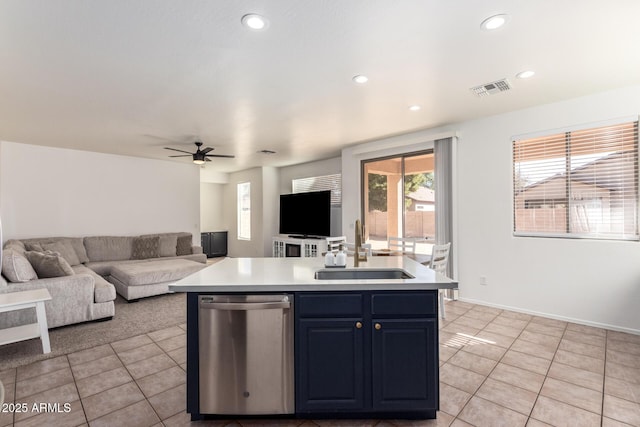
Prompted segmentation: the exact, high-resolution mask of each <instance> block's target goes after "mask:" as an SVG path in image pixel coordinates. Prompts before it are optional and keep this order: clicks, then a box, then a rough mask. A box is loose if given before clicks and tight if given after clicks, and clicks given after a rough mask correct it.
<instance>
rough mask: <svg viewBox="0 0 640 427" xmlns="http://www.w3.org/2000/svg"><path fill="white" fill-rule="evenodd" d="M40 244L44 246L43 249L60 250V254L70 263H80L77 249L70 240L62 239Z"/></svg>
mask: <svg viewBox="0 0 640 427" xmlns="http://www.w3.org/2000/svg"><path fill="white" fill-rule="evenodd" d="M40 246H42V249H43V251H52V252H58V253H59V254H60V256H62V258H64V259H65V261H67V262H68V263H69V265H78V264H80V260H79V259H78V255H76V251H75V250H74V249H73V246H71V242H70V241H68V240H60V241H59V242H55V243H42V244H41V245H40Z"/></svg>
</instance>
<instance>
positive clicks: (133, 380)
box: [96, 333, 164, 425]
mask: <svg viewBox="0 0 640 427" xmlns="http://www.w3.org/2000/svg"><path fill="white" fill-rule="evenodd" d="M141 335H145V336H146V337H147V338H149V339H150V340H151V342H153V343H154V344H155V341H153V339H152V338H151V337H150V336H149V334H147V333H145V334H141ZM135 336H138V335H135ZM132 338H133V337H132ZM156 345H157V344H156ZM109 346H110V347H111V349H112V350H113V352H114V353H115V355H116V357H117V358H118V360H119V361H120V363H122V367H123V368H124V369H125V371H127V374H129V376H130V377H131V381H132V382H133V383H134V384H135V385H136V387H137V388H138V391H140V394H142V397H143V399H144V400H145V401H146V402H147V404H148V405H149V406H150V407H151V410H152V411H153V413H154V414H156V417H158V419H159V420H160V423H162V425H164V423H163V422H162V418H161V417H160V415H159V414H158V413H157V412H156V408H154V407H153V405H152V404H151V403H150V402H149V399H147V396H145V394H144V392H143V391H142V389H140V386H139V385H138V383H137V382H136V379H135V378H134V377H133V375H132V374H131V371H129V368H127V365H126V364H125V363H124V361H123V360H122V359H121V358H120V355H119V354H118V352H117V351H116V349H115V348H113V346H112V345H111V344H109ZM137 348H140V347H137ZM158 348H160V350H162V348H161V347H160V346H158ZM162 351H163V352H164V350H162ZM147 359H148V358H147ZM142 360H145V359H142ZM134 363H135V362H134ZM125 384H126V383H125ZM117 387H120V386H117ZM113 388H115V387H112V388H111V389H113ZM111 389H110V390H111ZM138 402H141V400H139V401H138ZM138 402H134V403H132V404H131V405H135V404H136V403H138ZM131 405H127V406H125V407H124V408H120V409H116V410H115V411H111V412H109V413H107V414H104V415H101V416H100V417H98V418H102V417H106V416H107V415H109V414H113V413H114V412H117V411H119V410H121V409H125V408H128V407H129V406H131ZM98 418H96V419H98Z"/></svg>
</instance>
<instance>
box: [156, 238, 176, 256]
mask: <svg viewBox="0 0 640 427" xmlns="http://www.w3.org/2000/svg"><path fill="white" fill-rule="evenodd" d="M177 245H178V236H176V235H175V234H161V235H160V254H159V255H160V256H176V246H177Z"/></svg>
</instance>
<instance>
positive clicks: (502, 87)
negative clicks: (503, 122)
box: [470, 79, 511, 98]
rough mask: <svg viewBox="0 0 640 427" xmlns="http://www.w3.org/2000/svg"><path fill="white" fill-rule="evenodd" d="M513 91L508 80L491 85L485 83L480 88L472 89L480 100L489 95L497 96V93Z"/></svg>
mask: <svg viewBox="0 0 640 427" xmlns="http://www.w3.org/2000/svg"><path fill="white" fill-rule="evenodd" d="M510 89H511V85H510V84H509V82H508V81H507V79H501V80H497V81H495V82H491V83H485V84H483V85H480V86H476V87H472V88H471V89H470V90H471V92H473V93H475V94H476V96H477V97H478V98H482V97H483V96H487V95H495V94H496V93H500V92H505V91H507V90H510Z"/></svg>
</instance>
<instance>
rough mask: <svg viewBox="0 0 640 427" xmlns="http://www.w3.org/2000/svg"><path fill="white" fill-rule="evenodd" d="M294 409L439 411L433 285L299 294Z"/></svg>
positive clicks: (327, 411) (412, 413)
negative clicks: (429, 287)
mask: <svg viewBox="0 0 640 427" xmlns="http://www.w3.org/2000/svg"><path fill="white" fill-rule="evenodd" d="M295 350H296V413H298V414H318V415H322V414H330V413H333V414H336V413H340V412H342V413H345V414H346V413H349V414H361V415H364V414H371V415H372V416H379V415H380V416H383V415H384V414H388V415H389V416H392V415H394V416H400V417H407V418H412V417H415V418H434V417H435V412H436V410H437V409H438V404H439V400H438V393H439V389H438V319H437V293H436V291H420V292H417V291H416V292H413V291H411V292H407V291H405V292H384V291H382V292H342V293H311V292H305V293H299V294H296V339H295Z"/></svg>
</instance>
